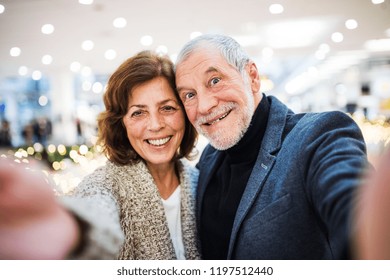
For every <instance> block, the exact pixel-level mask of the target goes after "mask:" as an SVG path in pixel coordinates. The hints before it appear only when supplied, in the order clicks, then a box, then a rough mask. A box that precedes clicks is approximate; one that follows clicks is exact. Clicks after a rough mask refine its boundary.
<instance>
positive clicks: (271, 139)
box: [228, 97, 289, 259]
mask: <svg viewBox="0 0 390 280" xmlns="http://www.w3.org/2000/svg"><path fill="white" fill-rule="evenodd" d="M268 99H269V101H270V104H271V107H270V115H269V119H268V124H267V129H266V132H265V134H264V137H263V141H262V145H261V148H260V151H259V155H258V156H257V160H256V163H255V165H254V166H253V169H252V173H251V175H250V177H249V180H248V183H247V185H246V188H245V191H244V193H243V195H242V198H241V201H240V204H239V206H238V209H237V212H236V217H235V219H234V223H233V228H232V233H231V236H230V243H229V251H228V259H231V257H232V254H233V249H234V244H235V242H236V239H237V233H238V230H239V228H240V226H241V224H242V222H243V220H244V218H245V216H246V215H247V213H248V212H249V210H250V208H251V207H252V205H253V203H254V202H255V201H256V199H257V197H258V195H259V193H260V192H261V189H262V188H263V185H264V182H265V181H266V178H267V177H268V175H269V173H270V171H271V170H272V167H273V165H274V163H275V160H276V155H277V153H278V151H279V149H280V147H281V142H282V134H283V131H284V127H285V124H286V118H287V114H288V112H289V109H288V108H287V107H286V106H285V105H284V104H282V103H281V102H280V101H278V100H277V99H276V98H274V97H268Z"/></svg>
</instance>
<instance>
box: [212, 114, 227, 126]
mask: <svg viewBox="0 0 390 280" xmlns="http://www.w3.org/2000/svg"><path fill="white" fill-rule="evenodd" d="M228 114H229V112H227V113H226V114H225V115H223V116H222V117H220V118H218V119H216V120H215V121H212V122H210V123H208V125H213V124H215V123H216V122H219V121H220V120H222V119H224V118H225V117H226V116H227V115H228Z"/></svg>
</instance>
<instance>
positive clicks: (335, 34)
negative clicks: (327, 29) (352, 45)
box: [332, 32, 344, 43]
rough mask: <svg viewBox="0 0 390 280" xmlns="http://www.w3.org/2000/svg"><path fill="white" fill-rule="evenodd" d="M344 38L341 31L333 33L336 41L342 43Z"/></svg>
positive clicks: (333, 38)
mask: <svg viewBox="0 0 390 280" xmlns="http://www.w3.org/2000/svg"><path fill="white" fill-rule="evenodd" d="M343 40H344V35H343V34H342V33H340V32H335V33H333V34H332V41H333V42H335V43H340V42H342V41H343Z"/></svg>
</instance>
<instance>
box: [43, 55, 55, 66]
mask: <svg viewBox="0 0 390 280" xmlns="http://www.w3.org/2000/svg"><path fill="white" fill-rule="evenodd" d="M52 62H53V57H52V56H51V55H48V54H47V55H44V56H43V57H42V63H43V64H45V65H49V64H51V63H52Z"/></svg>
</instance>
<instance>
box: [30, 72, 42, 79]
mask: <svg viewBox="0 0 390 280" xmlns="http://www.w3.org/2000/svg"><path fill="white" fill-rule="evenodd" d="M31 78H32V79H33V80H34V81H38V80H40V79H42V73H41V71H38V70H35V71H34V72H32V75H31Z"/></svg>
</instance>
